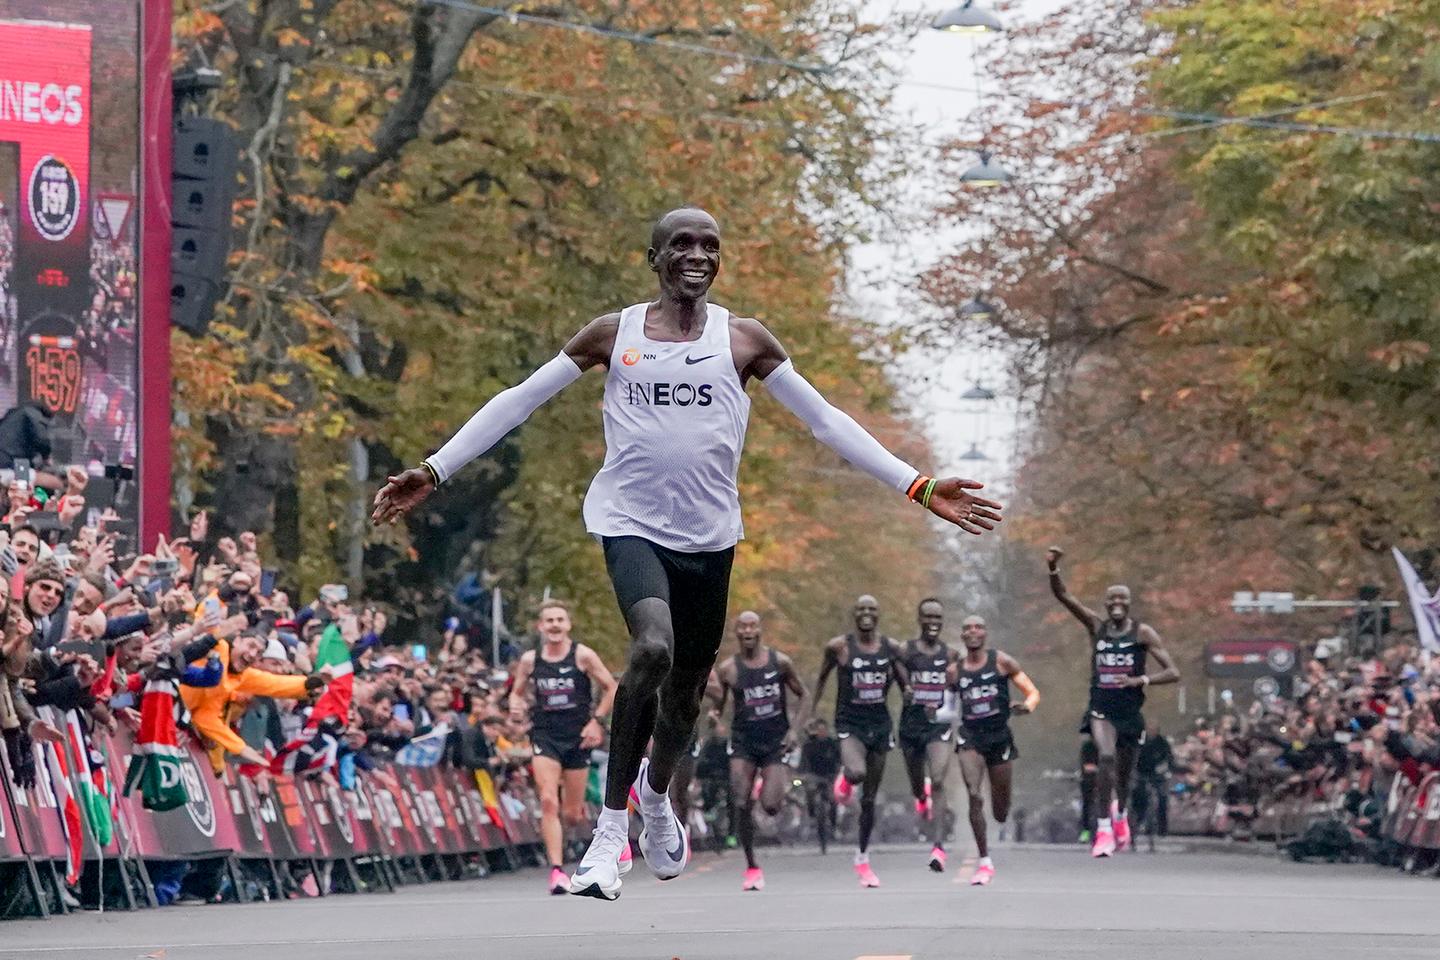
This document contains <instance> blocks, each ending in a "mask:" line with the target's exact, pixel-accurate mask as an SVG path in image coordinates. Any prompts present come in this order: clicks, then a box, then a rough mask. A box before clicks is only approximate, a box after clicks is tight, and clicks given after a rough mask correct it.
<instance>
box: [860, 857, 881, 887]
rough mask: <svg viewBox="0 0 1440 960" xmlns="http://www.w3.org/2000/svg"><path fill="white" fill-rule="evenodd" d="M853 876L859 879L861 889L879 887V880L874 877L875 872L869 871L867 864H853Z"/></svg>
mask: <svg viewBox="0 0 1440 960" xmlns="http://www.w3.org/2000/svg"><path fill="white" fill-rule="evenodd" d="M855 876H857V877H859V878H860V886H862V887H878V886H880V878H879V877H877V876H875V871H874V870H871V869H870V864H869V863H868V862H866V863H857V864H855Z"/></svg>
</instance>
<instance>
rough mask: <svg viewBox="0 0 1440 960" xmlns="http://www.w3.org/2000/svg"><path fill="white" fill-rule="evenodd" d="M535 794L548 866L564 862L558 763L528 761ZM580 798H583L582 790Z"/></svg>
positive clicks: (539, 758) (554, 761)
mask: <svg viewBox="0 0 1440 960" xmlns="http://www.w3.org/2000/svg"><path fill="white" fill-rule="evenodd" d="M530 772H531V774H532V775H533V776H534V778H535V792H536V793H537V794H539V795H540V840H541V842H542V843H543V844H544V845H545V859H547V860H549V861H550V866H552V867H559V866H561V865H562V864H564V862H565V832H564V828H563V827H561V825H560V761H559V760H552V759H551V758H550V757H535V758H533V759H532V760H531V761H530ZM581 796H582V797H583V796H584V792H583V788H582V792H581Z"/></svg>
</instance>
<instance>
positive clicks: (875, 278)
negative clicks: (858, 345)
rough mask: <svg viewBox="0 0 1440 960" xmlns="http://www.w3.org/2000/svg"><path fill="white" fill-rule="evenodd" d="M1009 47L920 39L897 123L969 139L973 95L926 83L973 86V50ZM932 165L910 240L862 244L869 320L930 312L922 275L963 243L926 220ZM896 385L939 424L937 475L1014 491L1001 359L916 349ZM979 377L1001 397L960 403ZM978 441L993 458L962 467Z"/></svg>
mask: <svg viewBox="0 0 1440 960" xmlns="http://www.w3.org/2000/svg"><path fill="white" fill-rule="evenodd" d="M961 2H963V0H950V3H949V4H948V5H947V4H944V0H942V2H941V3H936V2H934V0H931V2H920V0H874V2H872V3H870V4H869V5H868V7H867V13H869V15H870V16H871V17H872V18H879V17H883V16H885V15H887V14H888V13H889V11H891V10H895V9H899V10H901V11H907V12H908V11H919V12H924V13H927V14H931V15H933V14H935V13H938V12H939V11H940V10H941V9H944V8H945V7H946V6H958V5H959V4H960V3H961ZM984 2H986V0H977V3H984ZM1063 3H1064V0H1019V2H1018V3H1017V4H1015V5H1014V9H1013V10H1012V11H1010V12H1007V13H1005V14H1002V17H1003V19H1005V20H1006V21H1007V22H1018V21H1020V20H1025V21H1032V20H1036V19H1039V18H1040V17H1042V16H1044V15H1045V14H1047V13H1049V12H1051V11H1053V10H1055V9H1058V8H1059V7H1060V6H1062V5H1063ZM1004 42H1005V34H1003V33H1000V34H981V35H978V36H972V35H967V34H953V33H942V32H939V31H935V30H926V31H923V32H922V33H920V35H919V36H917V37H916V38H915V40H914V41H913V42H912V43H911V44H910V47H909V49H908V50H907V51H906V56H905V57H904V59H903V61H902V63H903V70H902V77H903V80H904V81H906V82H904V83H902V84H901V86H900V87H899V88H898V90H897V91H896V96H895V104H894V109H895V111H896V112H897V115H898V117H899V118H901V119H902V120H905V121H907V122H909V123H911V124H913V126H914V128H915V129H917V130H922V131H925V133H924V139H925V140H926V141H927V142H929V143H932V144H933V143H937V142H939V141H941V140H943V139H949V138H951V137H953V136H955V135H956V134H958V133H961V132H963V131H964V130H965V125H966V123H967V121H971V122H973V121H972V117H971V115H972V112H973V111H974V110H975V107H976V97H975V95H974V94H973V93H969V92H957V91H953V90H939V89H935V88H934V87H933V86H924V84H933V85H938V86H942V87H944V86H951V87H963V88H966V89H967V90H971V89H974V87H975V67H974V59H973V57H974V54H975V51H976V50H977V48H981V49H982V50H983V48H984V47H988V46H990V45H993V44H1003V43H1004ZM981 85H982V89H983V88H984V87H985V86H986V85H987V78H985V76H984V75H983V74H982V75H981ZM1002 152H1003V149H1002ZM1002 159H1003V158H1002ZM931 167H932V165H931V164H929V163H923V162H922V163H917V164H915V165H914V166H913V172H912V175H911V177H910V182H909V183H907V184H906V188H905V200H904V201H902V202H903V205H904V207H905V209H903V210H901V211H897V213H898V216H899V217H900V218H902V219H904V220H905V222H908V223H914V224H915V225H916V229H914V230H913V231H911V232H910V233H909V235H908V237H907V238H904V239H901V238H896V237H885V238H884V239H882V240H879V241H877V242H874V243H870V244H866V245H864V246H862V247H859V248H857V249H856V250H855V252H854V255H853V257H852V261H851V263H852V267H853V279H852V283H851V289H850V295H851V297H852V299H853V301H854V304H855V306H856V307H857V309H858V311H859V312H860V313H861V314H862V315H863V316H865V317H868V318H870V319H872V320H878V321H879V322H881V323H882V324H887V325H897V326H898V325H904V324H905V323H906V322H907V321H908V320H909V318H910V317H911V316H912V315H913V313H914V312H915V311H917V310H922V309H923V306H922V305H921V304H920V301H919V297H918V295H917V293H916V286H915V279H916V277H917V276H918V275H919V274H920V273H921V272H923V271H924V270H925V269H926V268H927V267H928V266H929V265H930V264H932V263H933V262H934V260H935V259H936V257H937V255H940V254H943V253H944V252H945V251H947V250H949V249H952V248H953V247H954V245H955V242H956V240H957V239H958V238H960V237H963V236H964V233H963V232H961V231H958V230H957V231H954V232H953V233H950V234H949V235H948V236H947V235H946V234H945V233H944V232H937V231H936V230H935V229H934V228H932V227H929V226H928V225H926V223H925V218H926V217H927V216H928V214H929V213H930V208H931V207H932V206H933V203H934V197H935V194H934V192H933V191H934V189H935V181H934V179H933V170H932V169H931ZM897 380H898V381H899V385H900V387H901V389H902V397H903V398H904V399H905V400H906V401H908V403H907V404H906V405H907V406H909V407H910V408H911V409H912V410H914V411H915V413H916V416H915V420H916V422H927V421H929V422H932V423H933V424H934V426H933V428H932V430H931V436H930V440H931V443H932V444H933V445H934V447H935V452H936V454H937V456H938V458H939V461H940V462H939V463H937V464H936V469H937V470H943V471H945V472H953V473H958V474H960V475H962V476H970V477H973V478H975V479H978V480H983V481H985V482H986V483H987V484H990V485H991V486H998V487H1000V488H1001V490H1002V491H1003V490H1004V489H1005V488H1006V487H1008V485H1009V484H1008V481H1009V473H1010V470H1011V469H1012V467H1013V464H1014V453H1015V450H1014V445H1015V436H1016V416H1017V413H1016V404H1015V402H1014V399H1013V396H1012V390H1011V388H1010V386H1009V385H1008V383H1007V382H1006V377H1005V359H1004V356H1003V355H1001V354H998V353H988V354H984V353H975V352H970V351H966V352H960V351H938V350H927V351H915V352H913V353H912V354H911V355H910V356H909V357H908V359H907V362H906V363H905V364H904V368H903V369H902V371H901V373H900V374H899V376H898V377H897ZM977 380H978V381H979V382H980V383H981V384H983V385H984V386H986V387H988V388H990V389H991V390H993V391H994V392H995V393H996V394H997V399H996V400H994V401H990V402H988V403H983V402H974V401H963V400H961V399H960V394H962V393H963V392H964V391H966V390H967V389H969V388H970V387H971V386H973V385H974V384H975V383H976V382H977ZM932 418H933V419H932ZM972 444H974V445H977V446H978V448H979V449H980V451H981V452H983V453H984V454H985V455H986V456H987V457H988V458H989V459H988V460H984V461H978V462H976V461H970V460H961V459H960V457H961V456H962V455H963V454H965V453H966V452H967V451H969V450H970V449H971V445H972Z"/></svg>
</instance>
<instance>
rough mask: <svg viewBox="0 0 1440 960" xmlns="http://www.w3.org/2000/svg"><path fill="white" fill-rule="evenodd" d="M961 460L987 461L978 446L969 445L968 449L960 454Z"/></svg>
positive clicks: (987, 458)
mask: <svg viewBox="0 0 1440 960" xmlns="http://www.w3.org/2000/svg"><path fill="white" fill-rule="evenodd" d="M960 459H961V460H989V459H990V458H989V457H987V456H985V453H984V452H983V451H982V450H981V449H980V447H979V445H978V444H974V443H972V444H970V449H969V450H966V451H965V452H964V453H962V454H960Z"/></svg>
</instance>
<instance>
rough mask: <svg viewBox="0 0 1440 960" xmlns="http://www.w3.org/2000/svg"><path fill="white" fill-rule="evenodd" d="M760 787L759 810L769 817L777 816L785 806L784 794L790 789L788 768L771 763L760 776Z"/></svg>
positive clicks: (781, 764) (780, 764)
mask: <svg viewBox="0 0 1440 960" xmlns="http://www.w3.org/2000/svg"><path fill="white" fill-rule="evenodd" d="M762 778H763V781H764V782H763V784H762V786H761V787H760V809H762V810H764V811H765V812H766V813H768V814H770V816H772V817H774V816H778V815H779V813H780V810H781V808H783V807H784V806H785V792H786V791H787V790H788V789H789V788H790V768H789V767H787V766H786V765H785V764H783V763H772V764H770V765H769V766H768V767H766V768H765V770H764V773H763V774H762Z"/></svg>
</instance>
